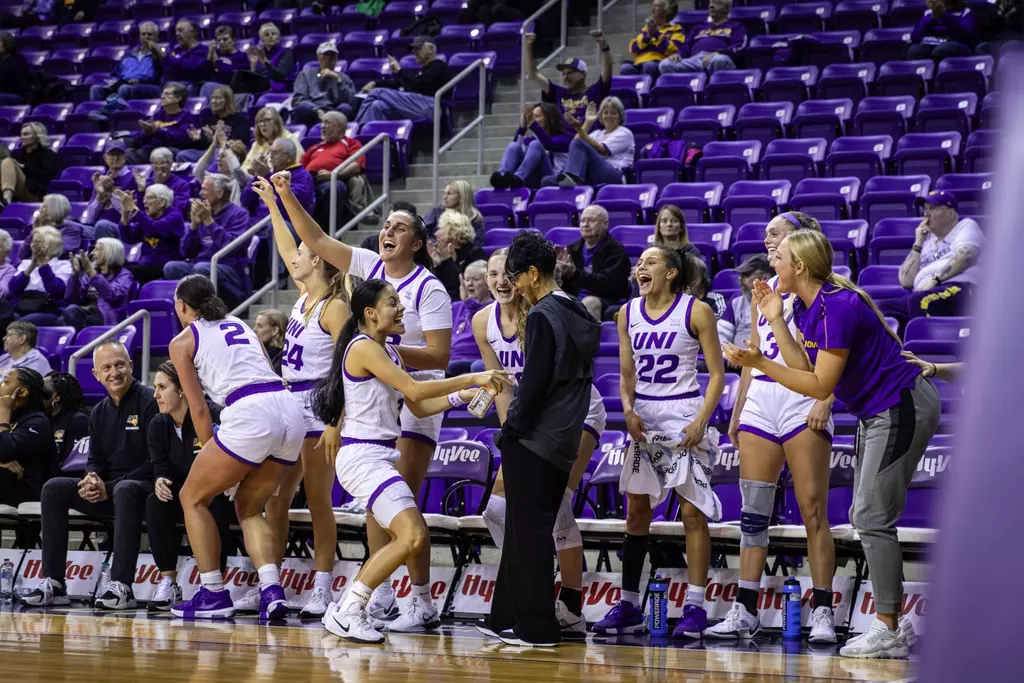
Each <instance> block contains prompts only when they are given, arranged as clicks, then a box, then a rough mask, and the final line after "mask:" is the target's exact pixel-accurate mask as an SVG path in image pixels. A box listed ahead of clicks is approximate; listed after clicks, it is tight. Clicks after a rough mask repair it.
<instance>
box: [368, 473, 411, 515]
mask: <svg viewBox="0 0 1024 683" xmlns="http://www.w3.org/2000/svg"><path fill="white" fill-rule="evenodd" d="M403 481H405V480H404V479H402V478H401V477H400V476H398V475H395V476H393V477H391V478H390V479H388V480H386V481H385V482H384V483H382V484H381V485H380V486H378V487H377V488H376V489H374V491H373V493H371V494H370V499H369V500H368V501H367V502H366V509H367V510H369V511H370V512H373V504H374V503H376V502H377V497H378V496H380V494H382V493H384V490H385V489H386V488H388V487H389V486H394V485H395V484H400V483H402V482H403Z"/></svg>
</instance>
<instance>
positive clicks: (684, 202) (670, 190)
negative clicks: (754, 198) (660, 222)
mask: <svg viewBox="0 0 1024 683" xmlns="http://www.w3.org/2000/svg"><path fill="white" fill-rule="evenodd" d="M724 192H725V187H724V186H723V185H722V183H718V182H710V183H671V184H670V185H666V186H665V188H664V189H663V190H662V192H661V197H659V199H658V203H657V204H655V207H654V211H653V212H652V215H649V216H648V219H649V222H653V221H654V218H655V216H656V215H657V212H658V211H660V210H661V207H663V206H665V205H666V204H672V205H673V206H676V207H678V208H679V209H680V210H681V211H682V212H683V215H684V216H685V217H686V222H687V224H691V223H706V222H709V221H711V219H712V215H711V211H712V209H713V208H716V207H718V205H719V204H721V203H722V195H723V193H724Z"/></svg>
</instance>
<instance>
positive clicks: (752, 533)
mask: <svg viewBox="0 0 1024 683" xmlns="http://www.w3.org/2000/svg"><path fill="white" fill-rule="evenodd" d="M740 493H741V494H742V496H743V511H742V516H741V518H740V530H741V531H742V532H743V536H742V538H741V539H740V548H767V547H768V523H769V521H771V518H772V507H773V506H774V505H775V484H772V483H769V482H767V481H755V480H753V479H740Z"/></svg>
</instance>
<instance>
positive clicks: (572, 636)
mask: <svg viewBox="0 0 1024 683" xmlns="http://www.w3.org/2000/svg"><path fill="white" fill-rule="evenodd" d="M555 618H556V619H558V625H559V626H561V627H562V640H572V641H584V640H586V639H587V622H586V620H585V619H584V618H583V617H578V616H576V615H575V614H573V613H572V612H570V611H569V608H568V607H566V606H565V603H564V602H562V601H561V600H555Z"/></svg>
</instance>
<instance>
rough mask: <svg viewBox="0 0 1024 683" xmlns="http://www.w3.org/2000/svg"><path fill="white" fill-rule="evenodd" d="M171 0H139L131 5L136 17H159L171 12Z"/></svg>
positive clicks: (133, 14) (133, 15)
mask: <svg viewBox="0 0 1024 683" xmlns="http://www.w3.org/2000/svg"><path fill="white" fill-rule="evenodd" d="M171 4H172V3H171V2H170V0H139V2H136V3H135V4H133V5H132V6H131V13H132V17H134V18H135V19H137V20H139V19H159V18H161V17H166V16H168V15H169V14H170V13H171Z"/></svg>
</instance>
